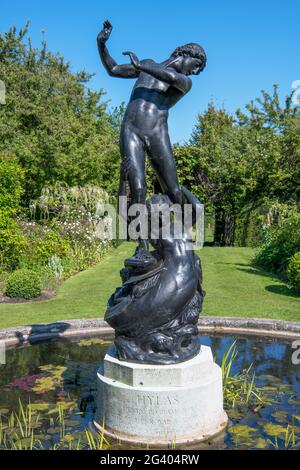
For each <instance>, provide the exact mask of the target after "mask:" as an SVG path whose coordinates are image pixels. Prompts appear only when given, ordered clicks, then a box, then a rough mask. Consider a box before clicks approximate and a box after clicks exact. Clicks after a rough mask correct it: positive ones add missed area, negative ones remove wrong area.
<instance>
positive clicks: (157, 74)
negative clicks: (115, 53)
mask: <svg viewBox="0 0 300 470" xmlns="http://www.w3.org/2000/svg"><path fill="white" fill-rule="evenodd" d="M123 54H124V55H129V57H130V59H131V64H132V65H133V66H134V68H135V69H136V70H138V71H140V72H146V73H148V74H150V75H152V76H153V77H154V78H157V79H158V80H162V81H163V82H166V83H169V84H170V85H172V86H174V87H175V88H177V89H178V90H180V91H181V92H182V93H187V92H188V91H189V90H190V89H191V87H192V81H191V79H190V78H189V77H187V76H186V75H184V74H182V73H178V72H176V70H174V69H172V68H171V67H165V66H164V65H161V64H157V63H156V62H154V61H149V60H146V61H141V62H140V61H139V60H138V58H137V57H136V55H135V54H134V53H133V52H123Z"/></svg>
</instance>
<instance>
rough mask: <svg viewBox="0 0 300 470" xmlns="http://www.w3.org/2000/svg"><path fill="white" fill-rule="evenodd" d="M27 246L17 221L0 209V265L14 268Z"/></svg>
mask: <svg viewBox="0 0 300 470" xmlns="http://www.w3.org/2000/svg"><path fill="white" fill-rule="evenodd" d="M26 247H27V240H26V238H25V237H24V236H23V234H22V233H21V231H20V228H19V226H18V224H17V222H16V221H15V220H14V219H13V218H12V217H11V216H10V215H8V214H7V213H5V212H4V211H2V212H1V211H0V266H1V267H2V268H5V269H8V270H10V269H14V268H16V267H17V266H18V263H19V259H20V257H21V256H22V255H23V254H24V252H25V250H26Z"/></svg>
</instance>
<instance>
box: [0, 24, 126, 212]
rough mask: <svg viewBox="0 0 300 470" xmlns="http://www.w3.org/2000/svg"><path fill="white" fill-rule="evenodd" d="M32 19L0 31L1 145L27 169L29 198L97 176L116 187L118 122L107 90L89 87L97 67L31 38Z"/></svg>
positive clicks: (100, 181) (108, 186)
mask: <svg viewBox="0 0 300 470" xmlns="http://www.w3.org/2000/svg"><path fill="white" fill-rule="evenodd" d="M27 29H28V28H27V27H25V28H24V29H22V30H21V31H19V32H17V31H16V28H12V29H11V30H10V31H9V32H7V33H5V34H4V35H1V36H0V79H1V80H3V81H4V82H5V84H6V90H7V94H6V105H5V106H0V151H5V152H11V153H13V154H15V155H16V157H17V158H18V160H19V163H20V165H21V166H22V167H23V168H24V169H25V170H26V181H25V198H24V199H23V203H24V204H26V205H27V204H28V202H29V201H30V200H31V199H32V198H36V197H37V196H39V194H40V192H41V190H42V188H43V187H45V186H47V185H51V184H54V183H55V182H56V181H63V182H66V183H67V184H69V185H70V186H74V185H82V186H83V185H85V184H96V185H99V186H102V187H103V188H104V189H106V190H107V191H109V192H110V193H116V191H117V186H118V177H117V172H118V167H119V150H118V129H117V128H116V125H115V120H114V118H113V117H111V116H110V115H109V113H108V112H107V103H105V102H103V94H104V93H103V91H102V90H100V91H99V92H94V91H91V90H90V89H88V88H87V84H88V82H89V80H90V78H91V75H89V74H87V73H86V72H78V73H72V72H71V69H70V65H69V64H68V63H67V62H65V60H64V58H63V57H62V56H61V55H59V54H53V53H51V52H50V51H48V50H47V45H46V43H45V41H43V43H42V46H41V48H40V49H38V48H33V47H32V45H31V42H30V40H28V41H26V35H27Z"/></svg>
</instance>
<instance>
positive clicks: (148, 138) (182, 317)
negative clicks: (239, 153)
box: [97, 21, 206, 363]
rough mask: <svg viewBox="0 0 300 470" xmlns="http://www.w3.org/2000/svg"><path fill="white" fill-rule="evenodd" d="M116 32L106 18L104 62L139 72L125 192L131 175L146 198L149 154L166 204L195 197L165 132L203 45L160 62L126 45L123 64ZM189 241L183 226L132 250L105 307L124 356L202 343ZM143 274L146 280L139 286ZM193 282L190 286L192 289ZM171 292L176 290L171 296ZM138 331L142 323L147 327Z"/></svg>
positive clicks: (161, 356) (172, 356) (165, 358)
mask: <svg viewBox="0 0 300 470" xmlns="http://www.w3.org/2000/svg"><path fill="white" fill-rule="evenodd" d="M111 32H112V25H111V24H110V23H109V21H106V22H105V23H104V25H103V29H102V30H101V32H100V33H99V35H98V38H97V43H98V49H99V54H100V57H101V60H102V63H103V65H104V67H105V69H106V70H107V72H108V73H109V75H110V76H112V77H121V78H134V79H136V83H135V85H134V87H133V91H132V94H131V98H130V101H129V104H128V106H127V109H126V112H125V115H124V119H123V123H122V127H121V136H120V150H121V154H122V164H121V176H120V195H125V194H126V183H127V181H128V182H129V186H130V193H131V203H132V204H145V203H146V193H147V188H146V179H145V154H147V155H148V157H149V159H150V162H151V164H152V166H153V168H154V170H155V172H156V175H157V179H158V181H159V183H160V187H161V191H162V193H163V194H164V195H165V196H160V197H165V198H166V199H165V201H168V204H172V203H173V204H180V205H181V206H183V204H185V203H188V202H191V201H189V200H190V196H192V195H191V194H190V193H189V192H188V191H187V190H186V189H185V188H183V187H181V186H180V184H179V181H178V177H177V170H176V163H175V159H174V156H173V152H172V146H171V142H170V138H169V134H168V115H169V109H170V108H172V107H173V106H174V105H175V104H176V103H177V102H178V101H179V100H180V99H181V98H183V97H184V96H185V94H186V93H188V92H189V91H190V89H191V87H192V81H191V78H190V76H191V75H199V74H200V72H202V71H203V70H204V68H205V65H206V54H205V52H204V50H203V48H202V47H201V46H199V45H198V44H195V43H190V44H186V45H185V46H182V47H178V48H177V49H176V50H175V51H174V52H173V53H172V54H171V56H170V57H169V58H168V59H167V60H165V61H164V62H162V63H156V62H155V61H153V60H152V59H145V60H141V61H140V60H139V59H138V58H137V56H136V55H135V54H134V53H133V52H124V53H123V54H124V55H128V56H129V57H130V61H131V63H130V64H122V65H118V64H117V63H116V62H115V61H114V59H113V58H112V57H111V56H110V54H109V52H108V49H107V47H106V42H107V40H108V39H109V37H110V35H111ZM194 202H195V198H194V197H193V203H194ZM148 204H150V205H151V204H153V200H150V201H148ZM187 241H188V240H187V234H185V233H184V234H183V237H182V240H181V241H180V242H179V241H178V240H175V239H169V240H167V241H166V240H165V241H162V240H161V241H159V242H155V241H154V240H150V242H151V245H152V246H153V247H154V248H155V251H154V252H151V253H149V249H148V243H147V241H144V240H140V244H139V247H138V249H137V252H136V254H135V256H133V257H132V258H130V259H129V260H126V261H125V267H126V269H125V271H123V272H122V277H123V287H122V289H121V291H120V290H118V291H117V292H116V293H115V294H114V296H113V297H112V299H111V300H110V305H109V309H108V312H107V314H106V319H107V321H108V322H109V323H110V324H111V325H112V326H113V327H114V328H115V329H116V335H117V338H116V346H117V350H118V354H119V357H120V359H129V360H140V361H144V362H149V361H150V362H152V363H171V362H179V361H180V360H186V359H187V358H189V357H190V356H193V355H195V354H197V352H198V351H199V347H198V346H197V345H196V343H197V341H196V339H197V332H196V324H197V319H198V317H199V312H200V308H201V305H202V297H203V292H202V290H201V267H200V263H199V260H198V257H196V255H194V253H190V254H187V253H188V250H186V249H185V245H186V243H187ZM178 243H179V245H180V247H181V248H180V249H179V245H178ZM171 246H172V250H171ZM166 250H167V252H168V253H169V254H168V257H167V258H168V260H169V261H170V259H169V257H170V250H171V251H172V253H173V255H172V256H173V258H174V259H173V262H167V260H166ZM183 266H185V268H186V269H183ZM187 266H189V267H188V268H187ZM140 276H142V278H141V277H140ZM144 276H146V277H144ZM176 276H177V277H176ZM171 279H173V280H174V283H172V282H171V281H170V280H171ZM191 279H192V282H190V281H191ZM141 282H142V283H143V287H141V286H140V283H141ZM145 285H146V287H145ZM149 285H150V286H151V289H152V291H151V292H152V294H151V295H150V296H149V295H148V294H146V292H148V291H149V289H150V288H149ZM179 285H180V286H181V287H180V289H179V287H178V286H179ZM138 286H140V288H139V287H138ZM184 286H186V291H185V289H184ZM188 286H190V287H191V286H193V287H192V288H191V289H190V290H189V288H188ZM133 287H134V288H133ZM143 289H144V291H143ZM151 289H150V290H151ZM156 289H159V291H158V290H156ZM172 289H173V292H172ZM137 292H139V294H138V295H136V293H137ZM154 294H155V308H154V303H153V305H152V306H151V305H150V304H149V299H151V298H153V299H154V297H153V295H154ZM199 296H200V297H199ZM148 298H149V299H148ZM171 298H174V302H172V304H170V299H171ZM200 298H201V299H200ZM147 299H148V300H147ZM175 299H177V300H175ZM197 299H198V300H197ZM199 299H200V300H199ZM124 302H125V303H124ZM127 302H128V306H127V307H126V305H127V304H126V303H127ZM153 302H154V300H153ZM195 302H196V303H195ZM150 303H151V302H150ZM168 303H169V305H168ZM194 303H195V305H196V309H197V306H198V307H199V309H198V311H197V313H196V316H195V310H193V312H194V314H193V315H192V317H193V320H192V323H191V322H189V321H188V318H189V317H191V315H189V314H188V312H189V311H190V310H191V307H189V306H190V305H191V304H193V305H194ZM170 305H172V308H171V310H170V308H169V307H170ZM153 309H154V310H155V311H154V310H153ZM158 311H159V312H160V315H159V316H160V318H161V321H158V319H157V318H156V320H155V312H156V313H157V312H158ZM129 312H130V313H129ZM163 312H164V313H163ZM134 322H135V326H134ZM174 322H175V323H174ZM175 324H176V326H175ZM146 325H147V326H146ZM191 325H192V326H191ZM175 330H176V332H177V333H176V334H175ZM141 331H144V334H143V335H142V333H141ZM166 331H168V333H167V336H168V341H167V340H166V338H164V340H163V339H162V335H164V334H165V332H166ZM188 332H189V333H188ZM188 338H189V339H188ZM195 341H196V342H195ZM175 343H176V345H175ZM197 344H198V343H197ZM172 345H173V346H172ZM149 348H150V349H149ZM164 348H165V349H164ZM146 350H147V353H146ZM155 351H156V352H155Z"/></svg>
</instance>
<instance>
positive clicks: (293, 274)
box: [288, 251, 300, 292]
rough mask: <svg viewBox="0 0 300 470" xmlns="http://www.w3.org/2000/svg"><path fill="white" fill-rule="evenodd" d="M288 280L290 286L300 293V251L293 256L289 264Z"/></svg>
mask: <svg viewBox="0 0 300 470" xmlns="http://www.w3.org/2000/svg"><path fill="white" fill-rule="evenodd" d="M288 278H289V281H290V283H291V285H292V286H293V287H295V289H297V290H298V291H299V292H300V251H298V252H297V253H295V254H294V256H293V257H292V259H291V261H290V263H289V266H288Z"/></svg>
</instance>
